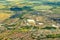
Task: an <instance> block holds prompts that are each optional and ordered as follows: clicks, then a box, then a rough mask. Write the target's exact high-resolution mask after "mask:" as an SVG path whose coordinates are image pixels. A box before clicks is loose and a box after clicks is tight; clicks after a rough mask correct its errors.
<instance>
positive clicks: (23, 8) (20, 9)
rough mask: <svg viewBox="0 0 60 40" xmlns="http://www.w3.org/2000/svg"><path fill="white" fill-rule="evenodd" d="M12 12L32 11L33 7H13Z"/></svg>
mask: <svg viewBox="0 0 60 40" xmlns="http://www.w3.org/2000/svg"><path fill="white" fill-rule="evenodd" d="M10 10H11V11H23V10H27V11H32V10H33V9H32V7H30V6H24V7H21V8H20V7H18V6H15V7H11V8H10Z"/></svg>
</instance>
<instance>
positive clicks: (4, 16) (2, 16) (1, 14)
mask: <svg viewBox="0 0 60 40" xmlns="http://www.w3.org/2000/svg"><path fill="white" fill-rule="evenodd" d="M10 16H11V14H8V13H0V20H5V19H7V18H9V17H10Z"/></svg>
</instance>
